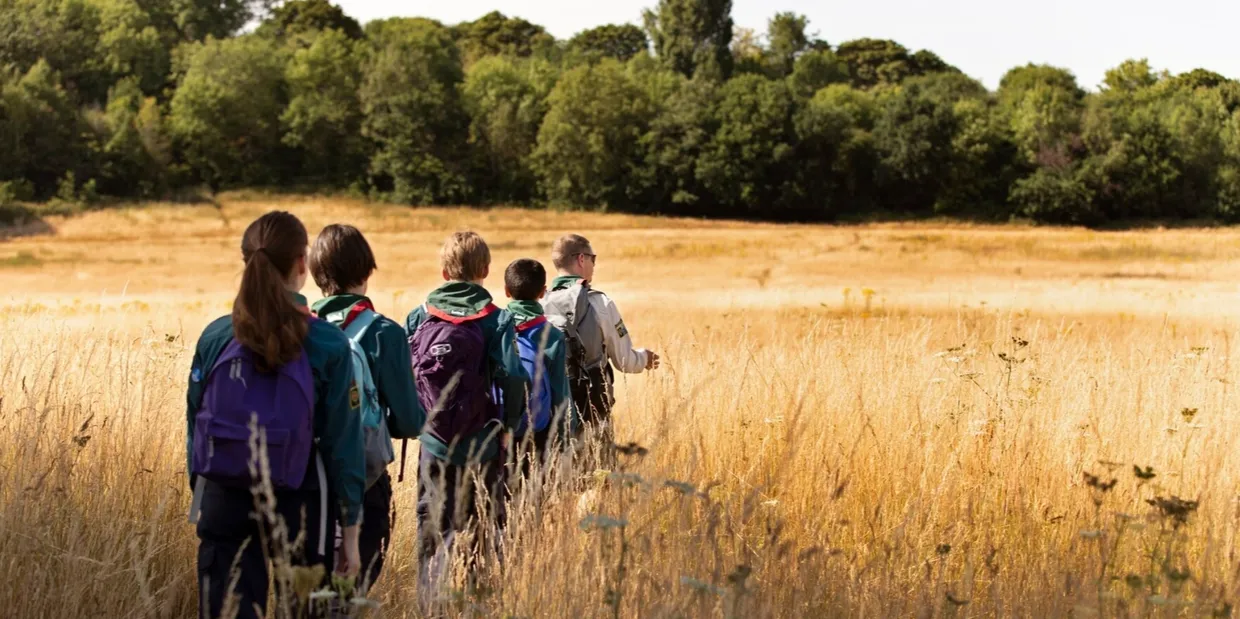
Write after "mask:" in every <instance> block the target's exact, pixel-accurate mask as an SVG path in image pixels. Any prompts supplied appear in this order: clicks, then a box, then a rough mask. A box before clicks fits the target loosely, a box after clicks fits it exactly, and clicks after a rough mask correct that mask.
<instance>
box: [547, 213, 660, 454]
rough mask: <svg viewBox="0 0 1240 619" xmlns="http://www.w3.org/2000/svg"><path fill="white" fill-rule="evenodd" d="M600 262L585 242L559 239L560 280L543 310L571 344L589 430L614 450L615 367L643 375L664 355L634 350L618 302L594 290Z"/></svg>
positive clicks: (571, 369)
mask: <svg viewBox="0 0 1240 619" xmlns="http://www.w3.org/2000/svg"><path fill="white" fill-rule="evenodd" d="M597 261H598V256H597V255H596V254H595V253H594V248H593V247H591V246H590V241H588V240H586V238H585V237H583V236H580V235H576V234H569V235H566V236H562V237H560V238H559V239H557V240H556V241H555V244H553V245H552V247H551V262H552V263H553V264H555V268H556V271H558V272H559V277H556V278H555V279H554V280H552V282H551V292H550V293H549V294H548V295H547V297H546V299H545V300H544V301H543V308H544V310H545V311H546V313H547V318H548V320H550V321H551V324H553V325H555V326H556V327H557V328H559V329H560V330H562V331H564V333H565V334H566V335H567V337H568V340H569V344H568V350H569V356H568V363H567V365H568V376H569V381H570V385H571V388H572V394H573V402H574V403H575V405H576V407H577V411H578V414H579V415H580V416H581V418H582V421H583V422H584V424H585V425H586V426H594V427H595V429H596V431H598V432H599V433H600V436H601V438H602V440H603V441H604V443H605V444H604V447H605V448H609V447H610V444H608V443H610V442H611V441H612V440H613V438H612V436H613V435H612V430H611V423H610V419H611V408H612V405H613V404H614V403H615V398H614V396H613V392H612V383H613V382H614V380H615V375H614V374H613V373H612V366H615V368H616V369H618V370H620V371H621V372H625V373H628V374H638V373H641V372H643V371H645V370H653V369H656V368H658V367H659V355H657V354H655V353H654V352H653V351H649V350H643V349H641V348H633V341H632V339H631V338H630V337H629V331H628V329H627V328H625V326H624V319H623V318H621V317H620V310H618V309H616V304H615V302H614V301H612V300H611V299H609V298H608V297H607V295H605V294H603V293H602V292H601V291H599V290H595V289H594V288H593V287H592V286H591V283H592V282H593V280H594V266H595V263H596V262H597ZM608 361H610V363H608Z"/></svg>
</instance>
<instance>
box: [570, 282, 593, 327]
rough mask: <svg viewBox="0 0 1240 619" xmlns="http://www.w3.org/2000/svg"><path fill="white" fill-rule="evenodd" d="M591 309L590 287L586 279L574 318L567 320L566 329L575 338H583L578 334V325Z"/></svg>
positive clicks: (579, 295)
mask: <svg viewBox="0 0 1240 619" xmlns="http://www.w3.org/2000/svg"><path fill="white" fill-rule="evenodd" d="M588 311H590V287H589V285H588V284H586V282H585V281H582V282H581V292H579V293H578V294H577V305H576V307H575V308H574V309H573V319H572V320H568V321H565V323H564V330H565V331H566V332H567V333H568V335H569V336H571V337H573V338H574V339H581V338H580V336H579V335H578V334H577V325H579V324H581V321H582V319H583V317H584V316H585V315H586V312H588Z"/></svg>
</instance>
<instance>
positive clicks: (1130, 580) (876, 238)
mask: <svg viewBox="0 0 1240 619" xmlns="http://www.w3.org/2000/svg"><path fill="white" fill-rule="evenodd" d="M307 202H308V204H306V205H304V206H303V205H302V204H301V202H299V201H297V200H292V199H288V200H284V201H282V202H279V203H275V204H272V203H254V202H242V203H231V202H230V203H226V204H225V208H224V210H223V211H222V212H217V211H215V210H214V209H210V208H209V207H206V208H202V207H193V208H189V209H180V208H167V207H148V208H144V209H140V210H135V211H125V212H120V213H91V214H88V215H86V216H84V217H82V218H78V219H72V220H65V221H54V222H52V223H53V225H54V226H55V227H56V228H57V229H58V231H59V234H57V235H55V236H44V237H30V238H23V239H18V240H15V241H10V242H8V243H6V244H3V245H0V256H7V255H17V254H18V252H29V253H30V255H33V256H36V257H43V256H62V255H72V254H77V255H80V259H78V260H76V261H73V262H61V261H56V260H55V259H54V258H53V259H49V260H47V261H46V263H45V264H42V265H40V266H37V267H36V266H33V265H26V266H21V267H15V268H9V269H3V270H0V282H2V283H4V284H5V286H4V288H3V290H4V292H3V294H0V310H2V312H0V350H3V351H4V355H3V356H2V357H0V441H2V442H0V444H2V445H4V447H3V448H2V449H0V562H3V566H4V567H3V574H4V581H3V582H4V584H3V586H2V587H0V604H2V605H3V606H0V608H4V609H5V610H4V612H2V613H0V614H3V615H5V616H8V615H10V614H11V615H12V616H20V617H43V616H49V617H50V616H140V617H148V616H149V617H183V616H192V615H193V613H194V599H195V598H194V596H195V586H194V559H195V541H196V540H195V537H194V533H193V529H192V527H191V526H190V525H188V524H186V522H185V519H184V512H185V509H186V507H187V503H188V495H189V488H188V487H187V483H186V479H185V475H184V444H183V437H184V434H183V433H184V382H185V379H186V374H187V370H188V363H189V355H190V353H191V351H192V347H193V344H194V338H195V337H197V335H198V332H199V330H200V329H201V327H202V325H203V324H205V322H206V321H207V320H210V319H211V318H213V317H215V316H217V315H219V314H222V313H224V312H226V311H227V308H228V306H229V303H230V300H231V297H232V294H233V290H234V289H235V288H234V287H235V282H236V277H237V274H238V272H239V260H238V256H237V250H236V244H237V240H238V238H239V235H240V229H241V227H242V226H243V225H244V224H245V223H246V222H247V220H248V218H250V217H252V216H254V215H256V214H258V213H260V212H262V211H263V210H265V209H266V208H268V207H271V206H278V207H281V208H294V210H296V211H297V212H298V213H299V214H301V215H302V216H303V217H304V218H305V219H306V221H307V223H308V225H309V226H310V227H311V228H312V230H313V229H317V227H318V226H321V225H323V224H326V223H329V222H331V221H338V220H346V221H354V222H356V223H357V224H358V225H359V226H360V227H361V228H362V230H363V231H364V232H367V233H368V234H370V236H371V237H372V243H373V244H374V245H375V249H376V253H377V255H378V258H379V264H380V271H379V273H378V274H377V276H376V280H375V283H374V285H373V286H372V290H374V295H373V296H374V298H375V300H376V302H377V304H378V306H379V309H380V310H381V311H384V312H387V313H389V314H391V315H394V316H396V317H403V315H404V313H405V312H406V311H407V310H408V309H410V308H411V307H413V305H415V304H416V303H418V302H420V300H421V299H422V297H423V296H424V295H425V292H426V291H427V290H428V289H429V288H430V287H431V286H433V285H434V284H435V281H436V279H437V278H438V267H437V265H436V264H435V254H436V251H437V246H438V242H439V241H440V240H441V239H442V237H443V236H444V235H445V233H446V232H448V231H450V230H451V229H454V228H456V227H458V226H472V227H476V228H478V229H479V230H481V231H482V232H483V233H484V234H486V235H487V236H488V238H489V239H491V241H492V247H493V248H494V249H495V264H494V265H493V267H492V270H493V272H495V273H498V272H499V271H500V270H501V268H502V266H503V265H505V264H506V263H507V261H509V260H511V259H513V258H515V257H518V256H523V255H529V256H533V257H537V258H540V259H542V260H543V261H544V262H548V261H549V258H548V256H547V253H548V246H549V243H550V241H551V239H552V238H554V236H556V235H557V234H559V233H561V232H564V231H568V230H580V231H582V232H583V233H585V234H586V235H587V236H590V237H591V238H592V239H593V240H594V243H595V246H596V247H595V248H596V249H597V250H598V253H599V254H600V263H599V265H600V266H599V269H600V270H599V283H598V285H599V287H601V288H602V289H604V290H606V291H608V292H609V293H611V294H612V295H613V296H614V297H615V298H616V299H617V302H618V303H619V304H620V307H621V309H622V310H623V311H624V314H625V319H626V322H627V323H629V325H630V329H631V330H632V331H633V333H634V334H635V336H636V338H637V340H638V343H639V344H642V345H646V346H649V347H652V348H656V349H658V350H659V351H660V352H662V353H664V358H665V366H666V367H665V368H664V369H663V370H661V371H660V372H659V373H656V374H652V375H648V376H637V377H625V378H622V379H621V381H620V384H619V386H618V396H619V398H620V406H619V408H618V409H617V412H616V415H617V419H618V422H617V423H618V431H619V438H620V439H621V441H622V442H629V441H632V442H634V443H636V444H638V445H640V446H642V447H643V448H644V449H646V450H648V453H647V454H646V455H645V456H639V455H633V456H627V457H625V458H624V462H625V467H624V469H623V473H624V474H623V475H615V476H612V477H611V478H610V479H607V478H606V476H595V475H591V474H589V472H582V477H583V480H582V481H581V483H580V488H574V489H568V488H560V489H553V491H551V492H550V493H549V495H548V496H547V497H546V500H545V501H544V502H539V503H537V504H534V503H527V504H522V505H520V506H518V508H517V509H516V510H515V511H516V516H515V521H514V522H515V524H514V526H513V527H512V528H511V530H510V531H509V533H508V535H509V538H508V549H509V552H508V553H507V562H506V563H505V564H504V565H503V567H502V569H501V570H499V571H497V572H493V573H491V574H490V575H489V576H488V580H486V584H487V585H488V586H487V587H486V588H485V589H484V590H482V591H475V592H473V593H465V592H461V594H460V596H459V597H458V598H456V599H454V600H452V601H450V602H449V603H448V606H449V608H450V609H451V610H452V612H454V613H458V612H459V613H463V614H470V615H472V616H484V617H512V616H518V617H533V616H540V617H541V616H548V617H561V616H580V617H596V616H611V615H613V614H619V615H620V616H624V617H652V616H653V617H662V616H667V617H681V616H695V617H696V616H728V617H765V616H771V617H820V616H841V617H843V616H931V615H933V616H948V615H952V614H953V613H954V614H955V615H957V616H993V615H1007V616H1066V615H1069V614H1072V615H1075V616H1093V615H1103V616H1116V615H1120V614H1127V615H1128V616H1149V615H1155V616H1161V615H1167V616H1220V615H1222V614H1223V613H1224V611H1226V610H1227V605H1228V604H1232V603H1235V601H1236V597H1237V596H1236V593H1235V592H1236V590H1237V589H1236V587H1237V585H1240V582H1237V580H1236V574H1237V573H1238V570H1240V559H1238V558H1236V557H1235V556H1234V554H1235V553H1234V552H1233V550H1234V548H1235V546H1236V543H1235V536H1236V535H1237V533H1238V528H1237V525H1238V524H1240V516H1238V515H1237V514H1240V511H1237V509H1236V496H1237V495H1236V487H1237V484H1238V483H1240V457H1237V456H1236V455H1235V454H1236V453H1237V448H1238V447H1240V445H1237V439H1238V438H1240V434H1238V432H1237V429H1236V428H1237V427H1238V426H1237V424H1236V423H1235V419H1234V417H1235V414H1236V409H1237V403H1238V402H1237V389H1236V385H1237V384H1240V383H1238V381H1240V372H1238V371H1237V369H1236V368H1235V367H1233V364H1232V362H1231V358H1232V357H1233V356H1234V354H1235V353H1234V352H1233V351H1232V350H1231V347H1232V340H1233V339H1234V336H1235V335H1236V324H1237V323H1236V321H1235V318H1236V315H1235V310H1233V309H1232V308H1233V307H1240V306H1236V305H1235V303H1234V302H1235V301H1236V298H1235V292H1234V290H1233V289H1234V286H1233V285H1232V284H1231V282H1232V281H1233V279H1234V277H1235V276H1236V275H1240V273H1237V270H1236V268H1235V266H1233V265H1232V264H1231V263H1230V259H1231V258H1232V257H1234V255H1235V252H1236V250H1235V249H1233V248H1234V247H1240V244H1237V243H1236V241H1237V240H1240V234H1236V233H1234V232H1230V231H1174V232H1164V233H1153V232H1130V233H1118V234H1104V233H1093V232H1083V231H1071V230H1068V231H1064V230H1037V229H1006V228H976V227H960V228H947V227H942V228H931V227H921V228H916V227H907V226H891V227H861V228H835V227H777V226H742V225H739V224H721V225H714V224H711V225H703V226H700V227H696V226H697V224H695V223H694V222H692V221H688V220H677V221H664V220H657V219H643V218H634V217H612V216H594V215H587V214H580V213H569V214H553V213H542V212H536V211H523V210H510V209H501V210H494V211H468V210H454V209H436V210H427V211H420V210H408V209H395V208H391V207H375V206H370V205H360V204H352V203H341V204H326V203H321V202H315V201H313V200H310V201H307ZM225 220H226V221H225ZM116 239H123V240H116ZM913 246H916V247H917V248H918V249H917V250H916V251H912V250H911V249H910V248H911V247H913ZM862 247H865V248H866V249H861V248H862ZM902 247H903V248H905V249H904V250H902V249H901V248H902ZM969 247H978V248H981V247H992V248H994V249H993V250H982V249H977V250H976V251H973V252H971V253H970V252H969V251H968V250H967V248H969ZM1099 247H1106V248H1111V249H1106V250H1102V249H1097V248H1099ZM730 248H732V249H730ZM1116 248H1119V249H1116ZM1124 248H1127V249H1124ZM496 265H498V266H496ZM1141 273H1147V274H1152V273H1163V274H1167V277H1161V278H1160V277H1130V276H1131V275H1133V274H1141ZM1115 274H1120V275H1121V276H1116V275H1115ZM1124 274H1127V275H1128V276H1122V275H1124ZM1172 276H1174V277H1172ZM1176 277H1178V278H1186V279H1175V278H1176ZM1187 278H1191V279H1187ZM488 284H489V286H490V288H491V289H492V290H493V291H497V292H498V291H499V289H500V286H499V280H498V278H496V277H492V278H491V279H490V280H489V281H488ZM1190 411H1191V412H1190ZM414 451H415V449H414V448H413V447H411V449H410V452H411V453H413V452H414ZM410 466H411V467H413V466H415V463H414V462H411V463H410ZM412 478H413V476H412V475H411V476H410V479H412ZM1112 480H1115V481H1114V483H1113V484H1112ZM583 490H584V491H585V494H581V492H582V491H583ZM396 493H397V503H398V514H397V532H396V540H395V548H394V550H393V556H392V557H391V558H390V560H389V567H388V568H387V570H386V572H385V574H384V577H383V581H382V583H381V586H380V590H379V591H377V592H376V593H375V597H376V598H377V599H378V600H379V601H380V602H381V603H382V607H381V611H382V612H383V614H384V616H393V617H400V616H418V612H419V611H418V610H417V605H416V596H415V591H414V589H413V585H414V583H415V582H416V578H417V574H416V571H417V568H416V560H415V558H414V556H413V544H414V535H413V534H414V530H413V523H414V512H413V503H414V497H415V488H414V485H413V483H411V482H406V483H404V484H400V485H398V486H397V489H396ZM583 497H584V498H583ZM1147 501H1153V503H1152V504H1151V503H1149V502H1147ZM1190 502H1196V504H1195V505H1193V504H1191V503H1190ZM1190 506H1191V507H1192V508H1191V509H1190ZM621 567H623V569H620V568H621Z"/></svg>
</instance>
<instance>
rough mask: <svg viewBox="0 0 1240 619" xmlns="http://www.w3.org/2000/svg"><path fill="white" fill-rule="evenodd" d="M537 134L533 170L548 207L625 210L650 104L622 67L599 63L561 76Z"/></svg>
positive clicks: (614, 62)
mask: <svg viewBox="0 0 1240 619" xmlns="http://www.w3.org/2000/svg"><path fill="white" fill-rule="evenodd" d="M549 103H550V107H549V109H548V112H547V116H546V118H545V119H544V120H543V124H542V127H541V128H540V129H539V132H538V146H537V148H536V149H535V150H534V155H533V158H534V159H533V161H534V172H535V174H537V175H538V178H539V184H540V186H541V187H542V190H543V193H545V194H546V196H547V198H548V199H549V200H551V201H552V202H553V203H557V204H568V205H574V206H582V207H589V208H602V209H618V210H624V209H625V208H627V207H628V206H629V204H630V194H629V189H630V186H631V184H632V183H631V181H632V180H633V178H634V175H635V173H636V172H637V171H636V170H635V169H634V168H635V166H634V163H635V161H636V159H637V154H638V153H639V149H638V148H639V141H640V139H641V137H642V135H643V134H645V132H646V127H647V125H648V124H649V122H650V117H651V109H652V107H651V104H650V102H649V101H648V100H647V99H646V96H645V93H644V92H643V90H642V89H641V88H639V87H638V86H637V85H636V84H634V83H633V82H632V80H631V79H629V77H628V75H627V73H626V72H625V70H624V67H623V65H621V64H620V63H619V62H617V61H614V60H603V61H602V62H600V63H598V64H594V65H587V66H581V67H577V68H575V69H573V70H571V71H569V72H567V73H565V74H564V75H563V76H562V77H561V78H560V80H559V82H558V83H557V84H556V86H555V89H554V90H552V91H551V96H550V98H549Z"/></svg>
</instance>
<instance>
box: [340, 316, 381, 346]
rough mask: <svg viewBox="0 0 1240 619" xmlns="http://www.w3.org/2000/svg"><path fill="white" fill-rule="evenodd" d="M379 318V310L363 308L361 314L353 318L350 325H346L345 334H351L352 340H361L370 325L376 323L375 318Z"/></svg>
mask: <svg viewBox="0 0 1240 619" xmlns="http://www.w3.org/2000/svg"><path fill="white" fill-rule="evenodd" d="M378 318H379V313H378V312H375V311H373V310H362V312H361V313H360V314H358V315H357V316H356V317H354V318H353V321H352V322H350V323H349V326H348V327H345V329H344V334H345V335H347V336H349V339H350V340H353V341H354V342H360V341H361V339H362V336H363V335H366V330H367V329H369V328H370V325H372V324H374V322H375V320H378Z"/></svg>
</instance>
